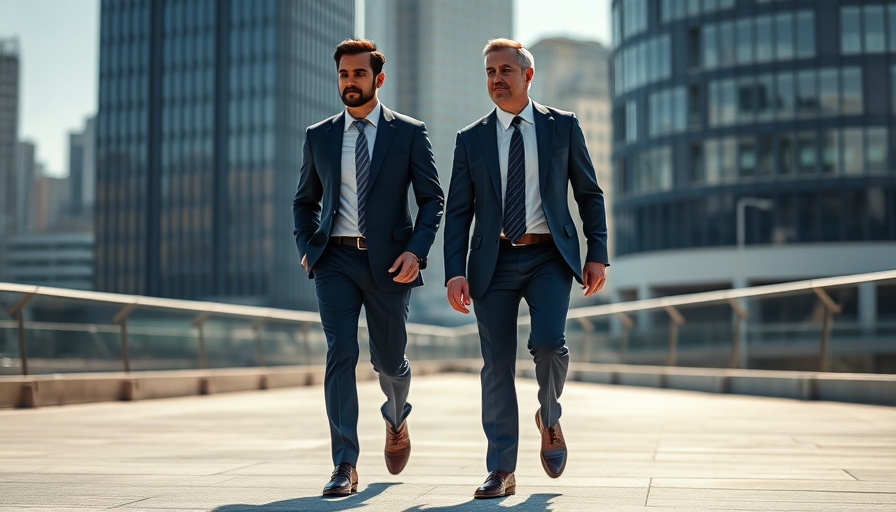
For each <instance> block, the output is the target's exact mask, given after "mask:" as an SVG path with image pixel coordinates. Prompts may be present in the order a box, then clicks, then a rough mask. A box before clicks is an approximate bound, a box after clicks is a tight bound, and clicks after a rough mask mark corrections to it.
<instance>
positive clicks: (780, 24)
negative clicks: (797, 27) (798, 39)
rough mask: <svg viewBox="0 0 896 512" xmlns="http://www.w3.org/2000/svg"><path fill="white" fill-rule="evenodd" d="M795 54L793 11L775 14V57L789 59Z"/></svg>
mask: <svg viewBox="0 0 896 512" xmlns="http://www.w3.org/2000/svg"><path fill="white" fill-rule="evenodd" d="M793 54H794V51H793V13H789V12H783V13H780V14H778V15H776V16H775V57H776V58H777V59H778V60H789V59H792V58H793Z"/></svg>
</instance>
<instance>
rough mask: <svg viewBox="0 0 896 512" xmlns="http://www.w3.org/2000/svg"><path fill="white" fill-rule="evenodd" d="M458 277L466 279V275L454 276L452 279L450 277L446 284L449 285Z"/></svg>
mask: <svg viewBox="0 0 896 512" xmlns="http://www.w3.org/2000/svg"><path fill="white" fill-rule="evenodd" d="M458 279H465V277H464V276H454V277H452V278H451V279H449V280H448V282H446V283H445V285H446V286H447V285H449V284H451V281H457V280H458Z"/></svg>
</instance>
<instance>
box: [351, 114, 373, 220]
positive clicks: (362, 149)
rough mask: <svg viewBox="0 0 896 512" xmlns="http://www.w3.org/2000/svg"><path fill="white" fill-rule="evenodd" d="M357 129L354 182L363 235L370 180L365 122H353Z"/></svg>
mask: <svg viewBox="0 0 896 512" xmlns="http://www.w3.org/2000/svg"><path fill="white" fill-rule="evenodd" d="M352 124H353V125H355V128H357V129H358V140H357V141H356V142H355V180H357V182H358V229H359V230H360V231H361V234H362V235H364V234H366V232H367V219H366V215H365V211H364V210H365V208H366V206H367V192H368V189H367V182H368V181H369V179H370V154H369V153H368V152H367V136H366V135H364V128H366V127H367V120H366V119H365V120H363V121H353V122H352Z"/></svg>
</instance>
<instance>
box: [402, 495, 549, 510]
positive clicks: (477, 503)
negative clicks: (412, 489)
mask: <svg viewBox="0 0 896 512" xmlns="http://www.w3.org/2000/svg"><path fill="white" fill-rule="evenodd" d="M557 496H560V494H532V495H530V496H529V497H527V498H526V500H525V501H523V502H521V503H517V504H515V505H506V504H504V503H503V502H504V501H506V500H508V499H512V498H495V499H489V500H474V499H472V498H470V501H468V502H466V503H461V504H460V505H451V506H448V507H424V506H419V505H418V506H415V507H411V508H406V509H404V510H403V511H402V512H463V511H473V510H495V507H496V506H497V505H499V504H500V506H501V510H505V509H507V510H513V511H514V512H545V511H548V510H551V509H549V508H548V502H550V501H551V500H552V499H553V498H556V497H557Z"/></svg>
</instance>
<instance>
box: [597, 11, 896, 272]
mask: <svg viewBox="0 0 896 512" xmlns="http://www.w3.org/2000/svg"><path fill="white" fill-rule="evenodd" d="M613 27H614V34H613V44H614V57H613V70H614V80H613V84H614V95H613V118H614V151H613V164H614V179H615V182H614V190H615V192H616V194H615V203H614V204H615V207H614V215H615V227H614V228H613V229H614V236H615V239H616V254H617V255H620V256H624V255H628V254H638V253H645V252H649V251H661V250H669V249H685V248H701V247H714V246H733V245H735V244H736V243H737V233H736V231H737V220H736V215H737V212H736V210H737V204H738V200H739V199H740V198H744V197H752V198H764V199H770V200H771V201H772V208H770V209H768V210H765V209H759V208H746V209H745V215H746V218H745V222H744V225H745V228H746V231H745V238H744V242H745V243H746V244H770V245H783V244H790V243H813V242H849V241H892V240H896V151H894V148H896V117H894V114H896V1H878V2H867V1H864V2H860V1H857V0H831V1H825V2H817V1H812V0H737V1H734V0H614V1H613Z"/></svg>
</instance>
